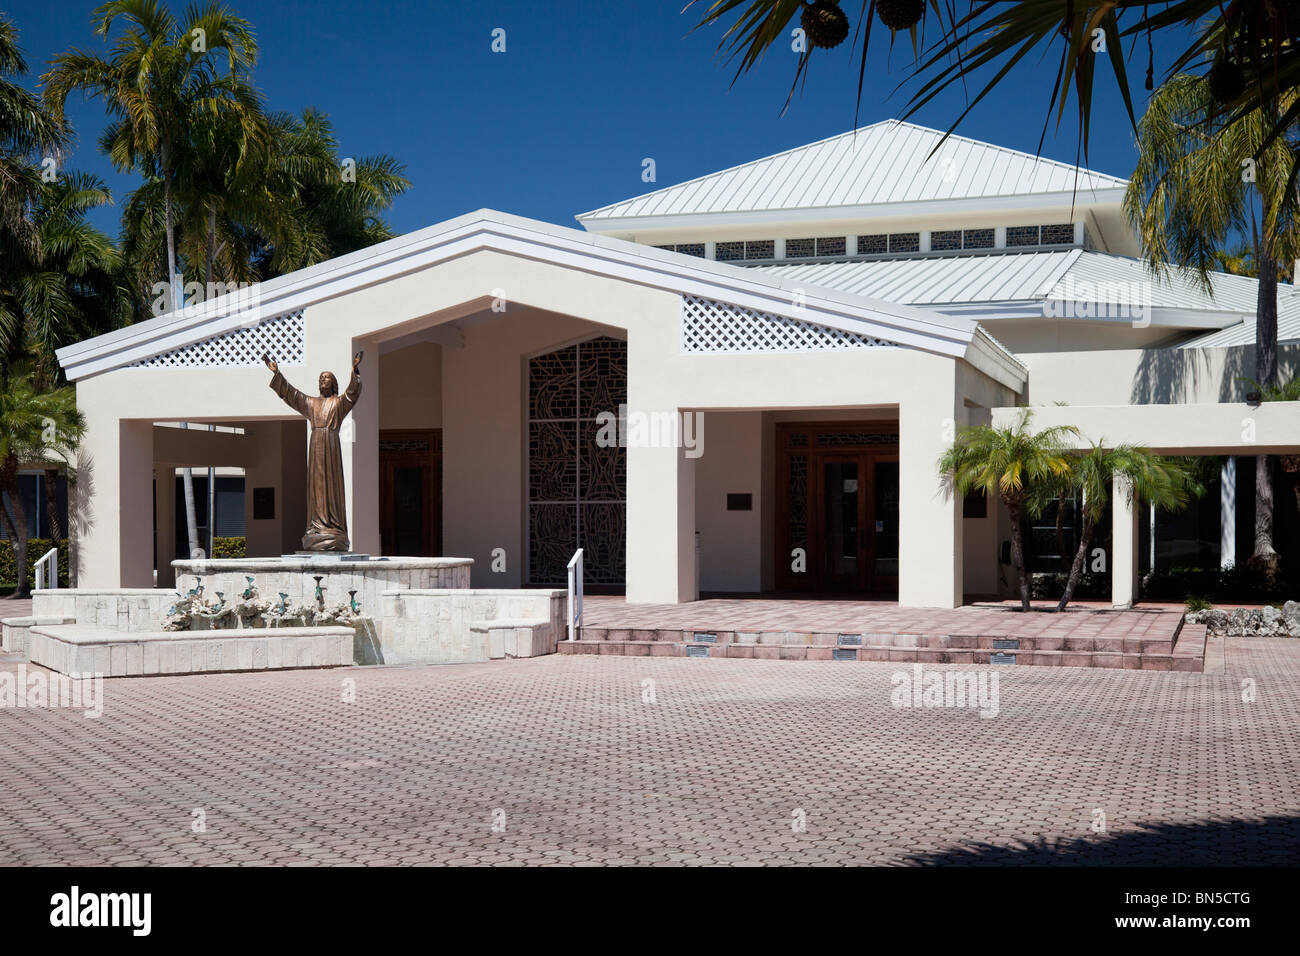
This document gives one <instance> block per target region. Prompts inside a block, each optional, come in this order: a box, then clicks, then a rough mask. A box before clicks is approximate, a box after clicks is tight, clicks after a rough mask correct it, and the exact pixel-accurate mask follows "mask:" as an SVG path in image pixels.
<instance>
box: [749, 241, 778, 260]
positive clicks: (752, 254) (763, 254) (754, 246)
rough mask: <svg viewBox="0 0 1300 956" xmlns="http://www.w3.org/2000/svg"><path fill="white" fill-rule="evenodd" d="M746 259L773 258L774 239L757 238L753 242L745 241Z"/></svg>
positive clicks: (774, 254) (774, 252)
mask: <svg viewBox="0 0 1300 956" xmlns="http://www.w3.org/2000/svg"><path fill="white" fill-rule="evenodd" d="M745 258H746V259H775V258H776V240H774V239H759V240H757V241H754V242H747V243H745Z"/></svg>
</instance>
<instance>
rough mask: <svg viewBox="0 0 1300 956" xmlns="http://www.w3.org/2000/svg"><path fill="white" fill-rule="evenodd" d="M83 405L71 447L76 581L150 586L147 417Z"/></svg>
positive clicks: (107, 585)
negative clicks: (82, 429)
mask: <svg viewBox="0 0 1300 956" xmlns="http://www.w3.org/2000/svg"><path fill="white" fill-rule="evenodd" d="M82 407H83V408H85V409H86V411H87V415H86V419H87V421H86V437H85V439H84V440H83V442H82V445H81V447H80V448H79V449H78V451H77V483H76V499H75V500H76V508H75V512H74V514H72V515H70V516H69V524H72V525H75V527H76V535H75V537H76V548H77V586H78V587H82V588H119V587H120V588H151V587H153V526H154V503H153V472H154V464H153V423H152V422H148V421H142V422H141V421H122V420H120V419H117V418H113V417H111V416H107V415H106V416H103V417H100V416H97V415H96V414H95V412H94V408H93V403H88V404H87V405H83V406H82Z"/></svg>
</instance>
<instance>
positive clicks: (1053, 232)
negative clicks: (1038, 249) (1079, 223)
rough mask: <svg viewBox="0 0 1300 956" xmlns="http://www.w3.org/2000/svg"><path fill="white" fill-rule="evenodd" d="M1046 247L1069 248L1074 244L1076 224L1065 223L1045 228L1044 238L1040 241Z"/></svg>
mask: <svg viewBox="0 0 1300 956" xmlns="http://www.w3.org/2000/svg"><path fill="white" fill-rule="evenodd" d="M1039 241H1040V242H1041V243H1042V244H1043V245H1044V246H1069V245H1073V244H1074V223H1070V222H1063V223H1058V224H1056V225H1051V226H1043V230H1042V238H1041V239H1040V240H1039Z"/></svg>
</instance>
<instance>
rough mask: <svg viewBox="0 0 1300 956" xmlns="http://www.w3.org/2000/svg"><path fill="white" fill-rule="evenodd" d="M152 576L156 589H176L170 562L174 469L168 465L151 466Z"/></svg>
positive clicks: (173, 545) (173, 538)
mask: <svg viewBox="0 0 1300 956" xmlns="http://www.w3.org/2000/svg"><path fill="white" fill-rule="evenodd" d="M153 488H154V552H155V554H154V572H155V579H154V580H155V585H156V586H157V587H160V588H171V587H175V586H176V569H175V568H173V567H172V559H173V557H174V552H175V550H176V468H175V466H174V465H171V464H168V463H167V462H159V463H158V464H155V465H154V471H153Z"/></svg>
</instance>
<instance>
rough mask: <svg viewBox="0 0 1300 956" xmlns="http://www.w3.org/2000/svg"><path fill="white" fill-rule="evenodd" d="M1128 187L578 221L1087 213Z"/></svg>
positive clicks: (687, 222)
mask: <svg viewBox="0 0 1300 956" xmlns="http://www.w3.org/2000/svg"><path fill="white" fill-rule="evenodd" d="M1123 198H1124V189H1123V187H1118V186H1117V187H1114V188H1107V189H1079V190H1067V191H1062V192H1055V193H1028V194H1024V195H1011V196H974V197H966V198H961V199H928V200H916V201H911V202H892V203H872V204H870V205H864V206H814V207H798V208H782V209H744V210H736V211H726V212H700V213H679V214H674V215H664V216H617V215H610V214H608V213H606V212H605V211H604V210H603V209H594V210H592V211H591V212H585V213H581V214H580V215H578V216H577V217H575V218H576V219H577V220H578V222H580V223H581V224H582V226H583V228H585V229H587V230H589V231H591V232H638V231H648V230H652V229H654V230H669V229H700V228H714V227H728V226H746V225H759V224H763V223H787V222H834V221H838V220H845V221H848V220H855V221H857V220H863V219H868V220H869V219H889V218H894V217H922V216H942V215H949V214H952V213H982V212H1012V211H1017V210H1025V209H1039V208H1041V209H1052V208H1060V207H1067V208H1076V207H1078V208H1082V207H1086V206H1104V205H1118V204H1119V203H1120V202H1121V201H1122V200H1123Z"/></svg>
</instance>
